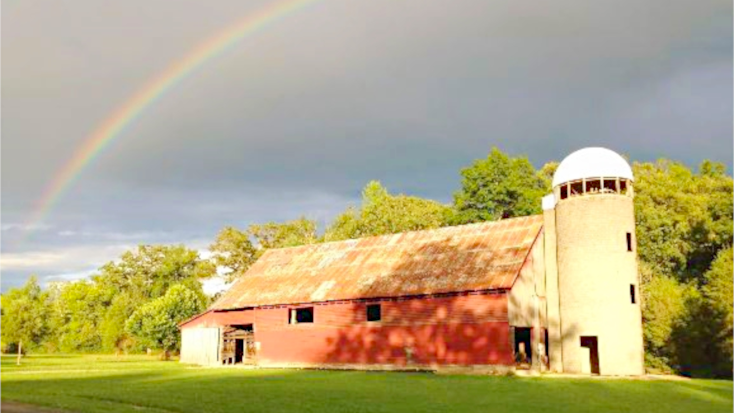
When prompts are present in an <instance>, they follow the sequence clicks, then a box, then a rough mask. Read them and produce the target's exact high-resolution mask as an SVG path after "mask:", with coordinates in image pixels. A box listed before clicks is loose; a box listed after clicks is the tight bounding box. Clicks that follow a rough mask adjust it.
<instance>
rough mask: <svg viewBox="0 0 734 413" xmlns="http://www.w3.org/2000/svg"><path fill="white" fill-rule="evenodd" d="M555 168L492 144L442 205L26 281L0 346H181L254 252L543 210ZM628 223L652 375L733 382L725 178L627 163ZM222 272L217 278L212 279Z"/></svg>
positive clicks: (6, 317)
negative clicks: (213, 293) (184, 327)
mask: <svg viewBox="0 0 734 413" xmlns="http://www.w3.org/2000/svg"><path fill="white" fill-rule="evenodd" d="M557 167H558V163H557V162H549V163H547V164H545V165H544V166H543V167H541V168H540V169H537V170H536V169H535V168H534V167H533V165H532V164H531V163H530V161H529V160H528V159H527V158H526V157H522V156H520V157H511V156H508V155H507V154H505V153H503V152H501V151H500V150H499V149H497V148H493V149H492V150H491V152H490V153H489V155H488V156H487V157H486V158H484V159H478V160H476V161H474V162H473V163H472V164H471V165H469V166H467V167H465V168H463V169H462V170H461V171H460V175H461V187H460V189H459V190H458V191H456V192H455V193H454V194H453V203H452V204H450V205H446V204H442V203H439V202H436V201H433V200H429V199H424V198H420V197H416V196H408V195H404V194H391V193H389V192H388V190H387V189H386V188H385V187H384V186H383V185H382V184H380V183H379V182H377V181H372V182H369V183H368V184H367V185H366V186H365V187H364V188H363V190H362V201H361V204H360V205H356V206H354V205H353V206H349V207H347V209H346V210H345V211H344V212H343V213H341V214H339V215H337V216H336V217H335V218H334V219H333V220H332V221H331V222H330V223H329V224H328V225H327V226H326V227H325V228H324V229H323V231H322V232H321V234H320V233H319V231H318V226H317V224H316V222H315V221H314V220H311V219H308V218H306V217H304V216H302V217H300V218H298V219H295V220H292V221H287V222H281V223H277V222H268V223H264V224H253V225H250V226H249V227H248V228H246V229H238V228H234V227H225V228H223V229H222V230H221V231H220V232H219V234H218V235H217V237H216V239H215V240H214V241H213V243H212V244H211V246H210V247H209V249H210V251H211V252H212V256H211V258H210V259H202V258H201V257H200V256H199V255H198V253H197V252H196V251H192V250H189V249H187V248H186V247H185V246H183V245H171V246H164V245H141V246H139V247H138V248H137V249H135V250H133V251H128V252H126V253H124V254H123V255H122V256H121V257H120V259H119V260H118V261H116V262H110V263H108V264H106V265H104V266H102V267H101V268H100V269H99V270H98V271H97V273H96V274H95V275H94V276H92V277H91V278H90V279H85V280H80V281H76V282H69V283H64V284H58V283H55V284H53V285H52V286H51V287H50V288H48V289H46V290H45V291H44V290H42V289H41V288H40V286H39V285H38V281H37V279H36V278H35V277H31V278H30V279H29V281H28V282H27V283H26V285H24V286H23V287H21V288H15V289H11V290H9V291H7V292H6V293H4V294H3V295H2V300H1V305H2V307H1V308H2V331H1V333H2V344H3V350H4V351H13V350H17V347H18V345H19V344H20V343H21V342H22V343H23V344H22V345H23V348H24V349H26V350H29V351H45V352H54V351H61V352H119V351H126V352H127V351H142V350H143V349H145V348H154V349H160V350H164V351H166V352H168V351H175V350H177V349H178V348H179V345H180V344H179V340H180V334H179V332H178V329H177V324H178V323H179V322H181V321H183V320H185V319H187V318H189V317H191V316H193V315H195V314H197V313H199V312H201V311H203V310H204V309H206V308H207V307H208V306H209V304H210V303H211V301H212V299H215V298H216V297H208V296H206V295H205V294H204V293H203V290H202V285H201V281H202V280H204V279H207V278H211V277H214V276H217V273H218V272H217V268H219V269H220V270H222V269H224V271H223V277H224V278H225V279H226V280H227V281H228V282H232V281H234V280H235V279H236V278H237V277H239V276H241V275H242V274H244V273H245V272H246V270H247V269H248V268H249V266H250V265H252V264H253V263H254V262H255V261H256V260H257V259H258V258H259V257H260V256H261V255H262V253H263V252H264V251H266V250H267V249H271V248H282V247H292V246H298V245H305V244H313V243H319V242H327V241H337V240H345V239H352V238H360V237H366V236H374V235H384V234H393V233H399V232H405V231H415V230H423V229H434V228H439V227H443V226H452V225H461V224H468V223H474V222H482V221H493V220H498V219H504V218H510V217H516V216H525V215H532V214H538V213H541V198H542V196H543V195H545V194H547V193H549V192H550V190H551V188H550V186H551V180H552V177H553V174H554V172H555V170H556V168H557ZM632 168H633V173H634V176H635V200H634V204H635V218H636V225H637V230H636V232H637V241H638V257H639V262H640V277H641V291H642V305H643V308H642V313H643V326H644V341H645V351H646V355H645V356H646V364H647V366H648V368H649V369H652V370H655V371H662V372H676V373H681V374H685V375H690V376H696V377H732V344H733V343H732V335H733V332H732V312H733V307H734V302H733V298H732V268H733V267H732V265H733V264H732V237H733V236H734V230H733V215H734V208H733V205H732V204H733V190H732V189H733V181H732V177H731V176H729V175H727V174H726V169H725V167H724V165H723V164H720V163H714V162H710V161H704V162H702V163H701V164H700V165H699V167H698V169H697V170H695V171H694V170H692V169H691V168H689V167H687V166H686V165H684V164H682V163H680V162H675V161H671V160H666V159H661V160H659V161H657V162H644V163H637V162H635V163H633V165H632ZM220 273H222V271H220Z"/></svg>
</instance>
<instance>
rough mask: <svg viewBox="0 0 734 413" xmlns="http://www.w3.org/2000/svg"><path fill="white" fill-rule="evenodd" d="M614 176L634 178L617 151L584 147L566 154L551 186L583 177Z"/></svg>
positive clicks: (630, 169)
mask: <svg viewBox="0 0 734 413" xmlns="http://www.w3.org/2000/svg"><path fill="white" fill-rule="evenodd" d="M598 177H614V178H626V179H629V180H634V178H633V176H632V168H630V166H629V164H628V163H627V161H625V160H624V158H622V157H621V156H620V155H619V154H618V153H617V152H614V151H612V150H610V149H606V148H584V149H579V150H578V151H576V152H574V153H572V154H570V155H568V156H567V157H566V158H565V159H564V160H563V162H561V164H560V165H559V166H558V169H557V170H556V173H555V175H553V187H554V188H555V187H556V186H558V185H561V184H564V183H566V182H571V181H577V180H579V179H583V178H598Z"/></svg>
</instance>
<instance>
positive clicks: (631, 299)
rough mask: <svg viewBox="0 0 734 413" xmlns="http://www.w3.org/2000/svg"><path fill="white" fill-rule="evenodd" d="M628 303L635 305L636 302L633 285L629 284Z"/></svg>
mask: <svg viewBox="0 0 734 413" xmlns="http://www.w3.org/2000/svg"><path fill="white" fill-rule="evenodd" d="M630 301H631V302H632V304H635V303H636V302H637V299H636V298H635V285H634V284H630Z"/></svg>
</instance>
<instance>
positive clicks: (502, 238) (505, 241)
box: [212, 215, 543, 310]
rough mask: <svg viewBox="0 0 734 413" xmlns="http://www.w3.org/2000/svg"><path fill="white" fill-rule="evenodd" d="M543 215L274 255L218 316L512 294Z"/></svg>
mask: <svg viewBox="0 0 734 413" xmlns="http://www.w3.org/2000/svg"><path fill="white" fill-rule="evenodd" d="M542 224H543V217H542V216H541V215H536V216H530V217H522V218H512V219H506V220H501V221H495V222H485V223H480V224H470V225H462V226H456V227H446V228H439V229H435V230H427V231H416V232H406V233H402V234H395V235H385V236H379V237H370V238H362V239H355V240H348V241H338V242H327V243H322V244H312V245H305V246H301V247H293V248H283V249H274V250H269V251H267V252H265V254H263V256H262V257H261V258H260V259H259V260H257V262H256V263H255V264H253V265H252V266H251V267H250V269H249V270H248V271H247V272H246V273H245V274H244V275H242V276H241V277H240V278H239V279H238V280H237V281H236V283H235V284H234V285H233V286H232V287H231V288H230V289H229V290H228V291H227V292H226V293H225V294H224V295H223V296H222V297H221V298H220V299H219V300H217V302H215V303H214V305H213V306H212V309H215V310H221V309H234V308H246V307H257V306H263V305H280V304H298V303H308V302H323V301H335V300H354V299H366V298H378V297H379V298H382V297H401V296H412V295H424V294H442V293H452V292H463V291H480V290H494V289H507V288H510V287H511V286H512V283H513V282H514V280H515V277H516V275H517V274H518V272H519V271H520V268H521V267H522V265H523V262H524V261H525V258H526V257H527V255H528V253H529V251H530V248H531V247H532V245H533V243H534V241H535V239H536V237H537V235H538V233H539V232H540V230H541V227H542Z"/></svg>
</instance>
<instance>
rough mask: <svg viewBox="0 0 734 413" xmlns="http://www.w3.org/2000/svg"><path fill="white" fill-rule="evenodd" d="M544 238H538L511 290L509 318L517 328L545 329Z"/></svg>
mask: <svg viewBox="0 0 734 413" xmlns="http://www.w3.org/2000/svg"><path fill="white" fill-rule="evenodd" d="M543 254H544V249H543V238H542V237H538V239H537V240H535V244H533V247H532V249H531V250H530V252H529V253H528V256H527V258H526V260H525V263H524V264H523V266H522V268H521V269H520V272H519V274H518V277H517V279H516V280H515V283H514V284H513V286H512V289H511V290H510V296H509V302H508V318H509V320H510V325H512V326H515V327H535V328H540V327H545V326H546V322H545V319H546V317H545V308H546V305H545V265H544V259H543Z"/></svg>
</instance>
